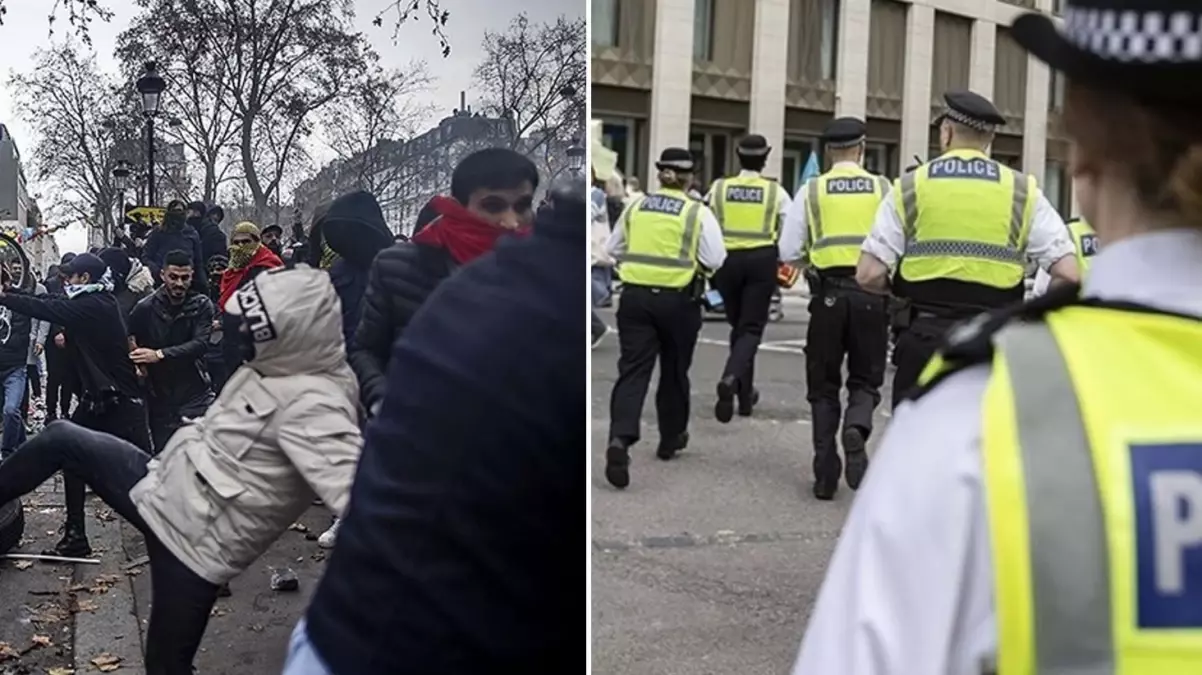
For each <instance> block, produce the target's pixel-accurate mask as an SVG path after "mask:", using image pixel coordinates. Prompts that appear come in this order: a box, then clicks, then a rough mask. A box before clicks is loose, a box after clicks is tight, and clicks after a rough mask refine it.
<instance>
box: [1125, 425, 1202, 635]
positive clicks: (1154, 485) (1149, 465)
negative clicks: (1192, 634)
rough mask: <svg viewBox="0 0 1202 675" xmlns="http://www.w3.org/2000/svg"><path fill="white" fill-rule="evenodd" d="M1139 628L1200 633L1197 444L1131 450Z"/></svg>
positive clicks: (1201, 502)
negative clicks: (1194, 629)
mask: <svg viewBox="0 0 1202 675" xmlns="http://www.w3.org/2000/svg"><path fill="white" fill-rule="evenodd" d="M1131 481H1132V488H1133V490H1132V496H1133V497H1134V502H1135V504H1134V505H1135V509H1134V515H1135V554H1136V555H1135V562H1136V569H1135V575H1136V579H1135V583H1136V590H1137V592H1136V597H1137V601H1138V602H1137V613H1138V624H1139V626H1140V628H1165V629H1181V628H1202V443H1173V444H1148V445H1133V446H1132V447H1131Z"/></svg>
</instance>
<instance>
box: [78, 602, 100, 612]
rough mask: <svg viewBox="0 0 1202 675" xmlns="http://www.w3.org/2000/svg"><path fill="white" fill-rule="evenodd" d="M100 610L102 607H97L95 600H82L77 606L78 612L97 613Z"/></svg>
mask: <svg viewBox="0 0 1202 675" xmlns="http://www.w3.org/2000/svg"><path fill="white" fill-rule="evenodd" d="M98 609H100V605H97V604H96V601H95V600H80V601H79V602H78V603H76V605H75V611H76V612H95V611H96V610H98Z"/></svg>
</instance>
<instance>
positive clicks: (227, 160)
mask: <svg viewBox="0 0 1202 675" xmlns="http://www.w3.org/2000/svg"><path fill="white" fill-rule="evenodd" d="M175 5H176V3H175V2H171V1H169V0H167V1H164V0H151V1H150V2H147V3H146V4H145V9H144V11H143V12H142V13H141V14H139V15H138V16H137V17H136V18H135V19H134V20H133V22H132V23H131V24H130V27H129V28H128V29H126V30H125V31H124V32H122V33H121V35H120V36H119V37H118V40H117V51H116V56H117V58H118V60H119V61H120V62H121V65H122V72H123V73H124V74H125V77H126V79H127V80H128V81H130V82H132V81H134V79H136V78H137V77H139V76H140V75H141V74H142V67H143V65H144V64H145V63H146V62H148V61H153V62H154V63H155V64H156V65H157V66H158V69H159V74H160V75H161V76H162V77H163V78H164V79H165V80H166V81H167V84H168V86H167V89H166V91H164V92H163V100H162V103H161V105H162V109H163V110H164V111H165V112H167V113H168V114H169V115H170V119H171V121H172V122H178V123H177V124H169V125H166V126H165V127H164V128H163V130H162V131H163V135H164V137H165V138H166V140H168V141H174V142H177V143H181V144H183V146H184V148H185V149H186V150H187V151H188V153H189V154H190V155H191V156H192V157H193V158H195V160H196V166H197V167H198V168H199V171H197V172H196V173H197V175H198V176H199V178H200V180H199V182H200V185H201V194H200V198H201V199H202V200H203V201H205V202H212V201H213V200H214V199H215V198H216V196H217V189H218V187H220V185H221V184H222V183H224V182H225V181H227V180H233V179H235V178H237V177H238V175H237V169H238V168H239V166H238V165H239V156H238V152H237V144H236V143H235V141H236V139H237V136H238V119H237V118H236V116H235V115H234V110H233V108H232V107H231V106H230V105H227V104H226V103H225V102H224V100H223V99H222V98H221V97H220V96H219V95H218V93H219V91H220V89H221V85H220V83H219V82H218V78H219V77H220V73H219V69H218V64H217V62H216V60H215V59H214V58H213V55H212V53H211V52H210V51H209V50H207V49H205V44H204V41H201V40H197V39H196V38H195V35H196V31H197V30H199V25H197V24H196V23H195V22H194V21H190V17H189V15H187V14H181V13H179V12H177V11H176V8H175Z"/></svg>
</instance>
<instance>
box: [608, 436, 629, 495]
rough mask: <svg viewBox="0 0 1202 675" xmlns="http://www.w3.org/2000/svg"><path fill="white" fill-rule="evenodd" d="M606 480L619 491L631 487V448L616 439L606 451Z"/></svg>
mask: <svg viewBox="0 0 1202 675" xmlns="http://www.w3.org/2000/svg"><path fill="white" fill-rule="evenodd" d="M605 480H607V481H609V484H610V485H612V486H614V487H616V488H618V489H619V490H624V489H625V488H626V486H628V485H630V448H629V446H627V444H626V443H625V442H624V441H622V440H619V439H616V438H615V439H614V440H612V441H610V442H609V447H608V448H606V449H605Z"/></svg>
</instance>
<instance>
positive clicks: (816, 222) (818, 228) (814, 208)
mask: <svg viewBox="0 0 1202 675" xmlns="http://www.w3.org/2000/svg"><path fill="white" fill-rule="evenodd" d="M821 181H822V179H821V178H811V179H810V185H809V187H808V188H807V189H806V206H808V207H809V209H808V210H809V212H810V213H809V214H807V215H809V216H810V240H811V241H821V240H822V209H820V208H819V207H818V198H819V191H820V187H821V186H819V185H818V183H819V182H821Z"/></svg>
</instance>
